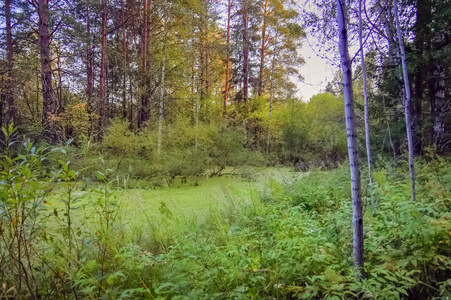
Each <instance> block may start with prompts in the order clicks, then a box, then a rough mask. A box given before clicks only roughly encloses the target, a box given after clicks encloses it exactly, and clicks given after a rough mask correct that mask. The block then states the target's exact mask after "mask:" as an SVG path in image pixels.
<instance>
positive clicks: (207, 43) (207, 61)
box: [205, 0, 210, 94]
mask: <svg viewBox="0 0 451 300" xmlns="http://www.w3.org/2000/svg"><path fill="white" fill-rule="evenodd" d="M208 19H209V16H208V0H205V91H206V92H207V94H208V91H209V89H210V80H209V76H210V41H209V26H208Z"/></svg>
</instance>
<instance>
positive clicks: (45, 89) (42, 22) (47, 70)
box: [38, 0, 55, 124]
mask: <svg viewBox="0 0 451 300" xmlns="http://www.w3.org/2000/svg"><path fill="white" fill-rule="evenodd" d="M38 5H39V6H38V12H39V48H40V54H41V84H42V98H43V102H44V103H43V112H42V113H43V120H44V123H45V124H47V123H49V121H50V120H49V116H50V115H51V114H53V113H54V110H55V107H54V101H53V89H52V65H51V59H50V33H49V0H39V2H38Z"/></svg>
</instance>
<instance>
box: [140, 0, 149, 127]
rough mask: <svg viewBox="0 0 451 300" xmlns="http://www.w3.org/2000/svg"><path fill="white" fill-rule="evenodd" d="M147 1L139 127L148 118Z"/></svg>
mask: <svg viewBox="0 0 451 300" xmlns="http://www.w3.org/2000/svg"><path fill="white" fill-rule="evenodd" d="M149 14H150V12H149V2H148V0H144V17H143V32H142V38H141V40H142V53H141V54H142V57H141V59H142V62H141V65H142V70H141V72H142V74H141V76H142V89H143V91H142V95H141V109H140V116H139V118H138V127H139V128H140V127H141V126H142V125H143V123H145V122H147V121H149V119H150V107H149V104H150V103H149V86H148V84H149V74H148V70H147V46H148V26H149Z"/></svg>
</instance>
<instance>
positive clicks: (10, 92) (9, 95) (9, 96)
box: [5, 0, 16, 124]
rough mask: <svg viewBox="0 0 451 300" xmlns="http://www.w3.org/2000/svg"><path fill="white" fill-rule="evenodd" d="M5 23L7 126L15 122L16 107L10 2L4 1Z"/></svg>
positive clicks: (8, 0)
mask: <svg viewBox="0 0 451 300" xmlns="http://www.w3.org/2000/svg"><path fill="white" fill-rule="evenodd" d="M5 21H6V59H7V66H8V77H7V79H6V102H7V103H8V122H7V123H8V124H11V123H15V121H16V107H15V105H14V88H13V67H14V64H13V38H12V32H11V0H5Z"/></svg>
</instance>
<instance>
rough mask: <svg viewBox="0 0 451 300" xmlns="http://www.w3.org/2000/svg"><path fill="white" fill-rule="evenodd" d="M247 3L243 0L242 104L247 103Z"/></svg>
mask: <svg viewBox="0 0 451 300" xmlns="http://www.w3.org/2000/svg"><path fill="white" fill-rule="evenodd" d="M247 6H248V4H247V1H244V4H243V7H242V9H243V23H244V36H243V39H244V63H243V76H244V79H243V80H244V82H243V92H244V104H245V105H247V103H248V100H249V36H248V7H247Z"/></svg>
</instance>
